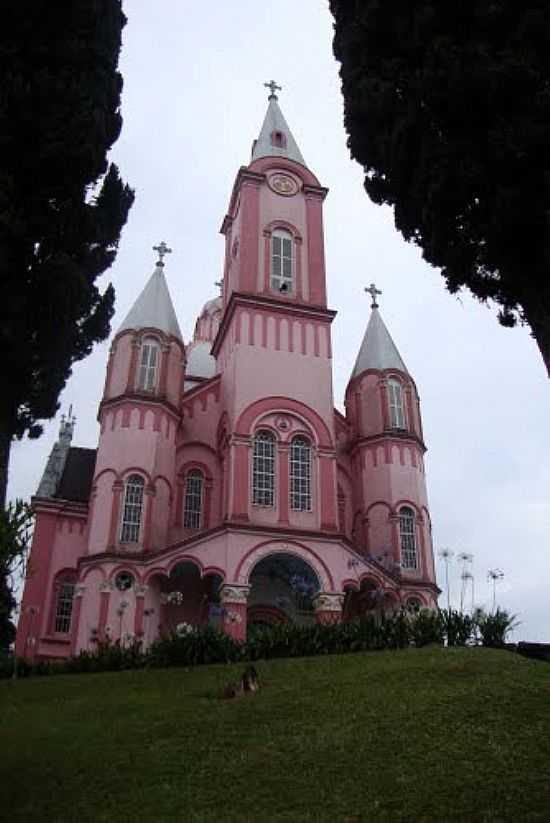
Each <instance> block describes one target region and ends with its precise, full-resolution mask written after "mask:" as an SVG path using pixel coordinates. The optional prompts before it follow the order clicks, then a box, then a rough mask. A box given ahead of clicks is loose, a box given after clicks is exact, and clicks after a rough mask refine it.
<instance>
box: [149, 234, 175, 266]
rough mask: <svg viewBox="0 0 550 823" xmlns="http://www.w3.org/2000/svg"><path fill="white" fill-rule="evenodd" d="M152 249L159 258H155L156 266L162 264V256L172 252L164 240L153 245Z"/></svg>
mask: <svg viewBox="0 0 550 823" xmlns="http://www.w3.org/2000/svg"><path fill="white" fill-rule="evenodd" d="M153 251H158V253H159V259H158V260H157V266H164V263H163V262H162V258H163V257H164V256H165V255H167V254H172V249H169V248H168V246H167V245H166V243H165V242H164V240H163V241H162V242H161V243H159V245H158V246H153Z"/></svg>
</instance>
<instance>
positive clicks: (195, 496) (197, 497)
mask: <svg viewBox="0 0 550 823" xmlns="http://www.w3.org/2000/svg"><path fill="white" fill-rule="evenodd" d="M202 485H203V484H202V474H201V472H200V471H198V469H193V470H192V471H190V472H189V474H188V475H187V480H186V481H185V506H184V509H183V526H184V528H186V529H200V525H201V513H202Z"/></svg>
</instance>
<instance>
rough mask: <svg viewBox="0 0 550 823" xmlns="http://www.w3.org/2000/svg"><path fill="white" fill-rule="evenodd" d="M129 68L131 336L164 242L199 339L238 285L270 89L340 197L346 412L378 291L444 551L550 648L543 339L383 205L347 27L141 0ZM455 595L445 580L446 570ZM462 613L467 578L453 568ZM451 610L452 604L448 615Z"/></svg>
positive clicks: (338, 354)
mask: <svg viewBox="0 0 550 823" xmlns="http://www.w3.org/2000/svg"><path fill="white" fill-rule="evenodd" d="M125 12H126V15H127V16H128V25H127V26H126V29H125V31H124V34H123V49H122V54H121V61H120V69H121V72H122V74H123V77H124V94H123V99H122V114H123V117H124V127H123V131H122V135H121V137H120V139H119V140H118V142H117V144H116V146H115V147H114V149H113V152H112V158H113V159H114V160H115V161H116V162H117V163H118V165H119V166H120V169H121V173H122V175H123V178H124V179H125V180H126V181H127V182H128V183H129V184H130V185H131V186H132V187H133V188H135V191H136V201H135V204H134V207H133V209H132V211H131V213H130V217H129V220H128V224H127V226H126V228H125V230H124V232H123V235H122V239H121V243H120V249H119V253H118V257H117V260H116V262H115V264H114V266H113V267H112V269H111V270H110V271H109V272H108V274H107V276H105V277H104V282H105V285H106V284H107V283H108V282H109V281H110V280H112V282H113V283H114V285H115V288H116V294H117V299H116V315H115V318H114V323H113V329H114V330H115V331H116V329H117V327H118V325H119V324H120V322H121V321H122V319H123V317H124V315H125V314H126V312H127V311H128V309H129V308H130V306H131V304H132V303H133V301H134V299H135V297H136V296H137V295H138V293H139V292H140V290H141V289H142V287H143V285H144V284H145V282H146V280H147V279H148V277H149V276H150V274H151V272H152V269H153V264H154V260H155V256H154V253H153V252H152V250H151V247H152V246H153V245H156V244H157V243H158V242H159V241H160V240H166V242H167V243H168V244H169V245H170V246H171V247H172V249H173V254H172V255H170V256H169V257H168V258H167V266H166V274H167V278H168V283H169V287H170V289H171V293H172V297H173V300H174V304H175V307H176V311H177V314H178V317H179V321H180V325H181V327H182V331H183V334H184V336H185V339H186V340H188V339H189V337H190V336H191V334H192V330H193V326H194V321H195V318H196V316H197V313H198V312H199V311H200V309H201V307H202V305H203V304H204V302H205V301H206V300H208V299H210V298H211V297H213V296H215V295H216V294H217V290H216V288H215V287H214V285H213V284H214V282H215V281H216V280H218V279H219V278H220V276H221V274H222V255H223V242H222V237H221V235H220V234H219V228H220V225H221V222H222V218H223V216H224V214H225V211H226V208H227V205H228V201H229V195H230V192H231V187H232V184H233V180H234V177H235V174H236V172H237V170H238V168H239V166H241V165H244V164H247V163H248V162H249V159H250V148H251V144H252V140H253V139H254V138H255V137H257V135H258V132H259V129H260V126H261V124H262V121H263V117H264V114H265V110H266V106H267V90H266V89H265V88H264V87H263V83H264V81H266V80H271V79H272V78H273V79H275V80H276V81H277V82H278V83H279V84H280V85H282V86H283V91H282V92H280V93H279V102H280V105H281V108H282V110H283V112H284V114H285V117H286V119H287V121H288V123H289V126H290V128H291V129H292V131H293V133H294V136H295V138H296V140H297V142H298V145H299V147H300V149H301V151H302V154H303V155H304V157H305V160H306V162H307V164H308V166H309V167H310V168H311V170H312V171H313V172H314V173H315V174H316V175H317V176H318V178H319V179H320V181H321V183H322V184H323V185H325V186H327V187H328V188H329V189H330V192H329V195H328V197H327V200H326V201H325V211H324V219H325V238H326V256H327V273H328V292H329V306H330V308H332V309H336V310H337V312H338V315H337V317H336V320H335V321H334V324H333V342H334V387H335V402H336V405H337V406H338V407H339V408H342V407H343V396H344V391H345V387H346V383H347V381H348V379H349V376H350V373H351V369H352V367H353V364H354V361H355V357H356V355H357V351H358V348H359V345H360V343H361V339H362V336H363V333H364V330H365V326H366V323H367V320H368V315H369V299H368V297H367V295H365V294H364V292H363V288H364V286H365V285H368V284H369V283H370V282H371V281H372V280H374V281H375V282H376V284H377V286H378V287H379V288H380V289H382V291H383V294H382V297H381V298H380V307H381V313H382V316H383V318H384V320H385V322H386V324H387V326H388V328H389V330H390V332H391V334H392V336H393V338H394V340H395V342H396V344H397V346H398V348H399V350H400V352H401V355H402V357H403V359H404V361H405V363H406V365H407V367H408V369H409V371H410V372H411V374H412V375H413V377H414V379H415V380H416V382H417V385H418V389H419V392H420V398H421V403H422V413H423V422H424V434H425V439H426V444H427V446H428V454H427V457H426V464H427V473H428V493H429V499H430V508H431V514H432V521H433V526H434V542H435V550H436V553H437V552H438V551H439V550H440V549H441V548H442V547H450V548H451V549H453V550H454V551H455V552H456V553H458V552H464V551H465V552H471V553H472V554H473V555H474V565H473V571H474V575H475V582H476V603H477V604H479V605H485V606H490V605H491V589H490V586H489V584H488V582H487V571H488V569H490V568H495V567H498V568H500V569H502V570H503V572H504V575H505V576H504V579H503V580H502V582H501V583H500V584H499V587H498V602H499V604H500V605H502V606H503V607H505V608H507V609H510V610H511V611H512V612H515V613H517V614H518V616H519V618H520V619H521V621H522V625H521V627H520V629H519V630H518V631H517V632H516V638H518V639H522V638H525V639H531V640H550V627H549V626H548V616H549V611H550V607H549V605H548V583H549V580H550V538H549V528H550V464H549V461H548V456H547V455H548V436H547V433H548V423H549V421H550V383H549V381H548V380H547V378H546V376H545V370H544V368H543V364H542V360H541V358H540V356H539V353H538V349H537V347H536V345H535V343H534V341H533V340H532V338H531V337H530V335H529V331H528V329H526V328H520V329H516V330H509V329H504V328H502V327H500V326H499V325H498V323H497V321H496V318H495V314H496V313H495V311H494V309H489V308H487V307H484V306H481V305H480V304H479V303H476V302H474V300H473V299H472V298H471V297H469V296H468V295H467V294H464V295H461V296H460V298H459V299H457V298H456V297H452V296H451V295H449V294H448V293H447V292H446V291H445V288H444V281H443V279H442V278H441V276H440V274H439V272H438V271H437V270H435V269H432V268H430V267H429V266H427V265H426V264H425V263H424V262H423V261H422V259H421V254H420V252H419V250H418V249H417V248H415V247H413V246H410V245H408V244H406V243H405V242H404V241H403V239H402V238H401V236H400V235H399V234H398V233H397V231H396V230H395V228H394V223H393V215H392V213H391V211H390V210H389V209H388V208H385V207H378V206H375V205H374V204H372V203H371V202H370V200H369V199H368V197H367V196H366V194H365V192H364V189H363V186H362V173H361V168H360V166H358V165H357V164H356V163H354V162H352V161H351V159H350V157H349V152H348V149H347V146H346V135H345V132H344V128H343V104H342V98H341V94H340V82H339V77H338V64H337V63H336V62H335V60H334V58H333V56H332V18H331V16H330V13H329V11H328V3H327V2H325V1H324V0H300V2H299V3H297V2H296V0H278V2H277V3H258V2H257V0H256V2H251V1H250V0H234V2H227V0H214V2H213V3H209V4H201V3H195V2H192V0H156V2H150V0H126V2H125ZM108 345H109V344H108V343H104V344H102V345H100V346H97V347H96V349H95V351H94V353H93V354H92V355H91V356H90V357H89V358H88V359H87V360H86V361H84V362H83V363H79V364H77V365H76V366H75V368H74V374H73V377H72V378H71V379H70V381H69V383H68V385H67V388H66V389H65V392H64V393H63V395H62V398H61V404H62V410H67V409H68V407H69V405H70V404H71V403H72V404H73V408H74V410H75V412H76V416H77V425H76V432H75V438H74V441H73V445H80V446H90V447H95V446H96V445H97V435H98V427H97V422H96V414H97V405H98V402H99V400H100V397H101V391H102V387H103V381H104V373H105V365H106V358H107V352H108ZM58 427H59V418H58V419H57V420H56V421H53V422H52V421H51V422H49V423H47V425H46V427H45V435H44V436H43V437H42V438H41V439H40V440H39V441H32V442H23V443H19V444H16V445H15V446H14V448H13V452H12V455H13V456H12V461H11V474H10V486H9V492H10V495H11V496H12V497H16V496H21V497H25V498H29V497H30V496H31V495H32V494H33V493H34V492H35V490H36V487H37V484H38V482H39V479H40V476H41V473H42V470H43V468H44V464H45V461H46V459H47V455H48V454H49V451H50V449H51V447H52V444H53V442H54V440H55V438H56V436H57V431H58ZM437 565H438V570H439V582H440V585H441V584H442V581H443V579H444V574H443V568H442V565H441V561H439V560H438V564H437ZM451 568H452V578H453V580H454V581H455V582H454V590H455V599H456V598H457V597H458V589H459V586H458V576H459V569H458V566H457V565H456V564H455V563H453V566H452V567H451ZM443 600H444V598H443V597H442V601H443Z"/></svg>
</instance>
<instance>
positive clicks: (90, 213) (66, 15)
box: [0, 0, 134, 507]
mask: <svg viewBox="0 0 550 823" xmlns="http://www.w3.org/2000/svg"><path fill="white" fill-rule="evenodd" d="M125 22H126V18H125V17H124V15H123V13H122V8H121V0H60V2H55V3H52V2H51V0H5V2H4V4H3V6H2V26H1V28H0V77H1V83H0V272H1V276H2V287H3V288H2V296H3V299H2V301H1V303H0V351H1V352H2V391H1V392H0V506H2V507H3V506H4V505H5V494H6V484H7V468H8V462H9V451H10V444H11V441H12V439H13V437H21V436H22V435H23V434H24V433H25V432H27V433H28V434H29V435H30V436H37V435H38V434H39V433H40V431H41V429H40V426H39V424H38V423H37V421H39V420H40V419H44V418H49V417H51V416H52V415H53V414H55V411H56V408H57V399H58V396H59V393H60V391H61V390H62V388H63V387H64V385H65V383H66V381H67V378H68V377H69V375H70V374H71V365H72V364H73V363H74V362H75V361H77V360H80V359H82V358H83V357H86V355H88V354H89V353H90V351H91V350H92V347H93V344H94V343H95V342H97V341H100V340H104V339H105V337H106V336H107V335H108V333H109V321H110V318H111V316H112V313H113V299H114V292H113V289H112V287H111V286H109V287H108V288H107V289H106V290H105V291H104V293H103V294H102V293H101V292H100V291H99V289H98V287H97V285H96V280H97V278H98V277H99V275H101V274H102V273H103V272H104V271H106V269H108V268H109V266H110V265H111V264H112V262H113V260H114V258H115V255H116V250H117V245H118V241H119V237H120V232H121V229H122V227H123V226H124V224H125V223H126V219H127V216H128V211H129V209H130V207H131V204H132V202H133V198H134V195H133V192H132V191H131V190H130V189H129V188H128V186H126V185H125V184H124V183H123V182H122V181H121V179H120V176H119V173H118V169H117V168H116V166H114V165H113V164H111V165H109V164H108V162H107V159H106V156H107V152H108V150H109V148H110V147H111V146H112V144H113V143H114V142H115V140H116V139H117V137H118V135H119V133H120V129H121V125H122V119H121V116H120V112H119V107H120V94H121V90H122V78H121V76H120V74H119V73H118V72H117V64H118V55H119V51H120V44H121V31H122V28H123V26H124V24H125Z"/></svg>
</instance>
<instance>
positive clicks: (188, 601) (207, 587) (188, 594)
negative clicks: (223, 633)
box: [150, 560, 222, 634]
mask: <svg viewBox="0 0 550 823" xmlns="http://www.w3.org/2000/svg"><path fill="white" fill-rule="evenodd" d="M221 584H222V578H221V576H220V575H218V574H205V575H204V576H203V577H201V573H200V569H199V567H198V566H197V565H196V563H193V562H191V561H189V560H184V561H182V562H181V563H177V564H176V565H175V566H174V567H173V568H172V570H171V571H170V573H169V574H166V575H161V574H158V575H155V576H154V577H153V578H151V581H150V587H151V589H155V590H156V592H157V602H158V629H159V633H161V634H168V633H170V632H172V631H176V630H177V627H178V626H181V625H182V624H184V623H186V624H188V625H189V626H193V627H199V626H206V625H214V626H216V627H220V626H221V616H220V615H221V609H220V606H219V602H220V597H219V592H220V586H221Z"/></svg>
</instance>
